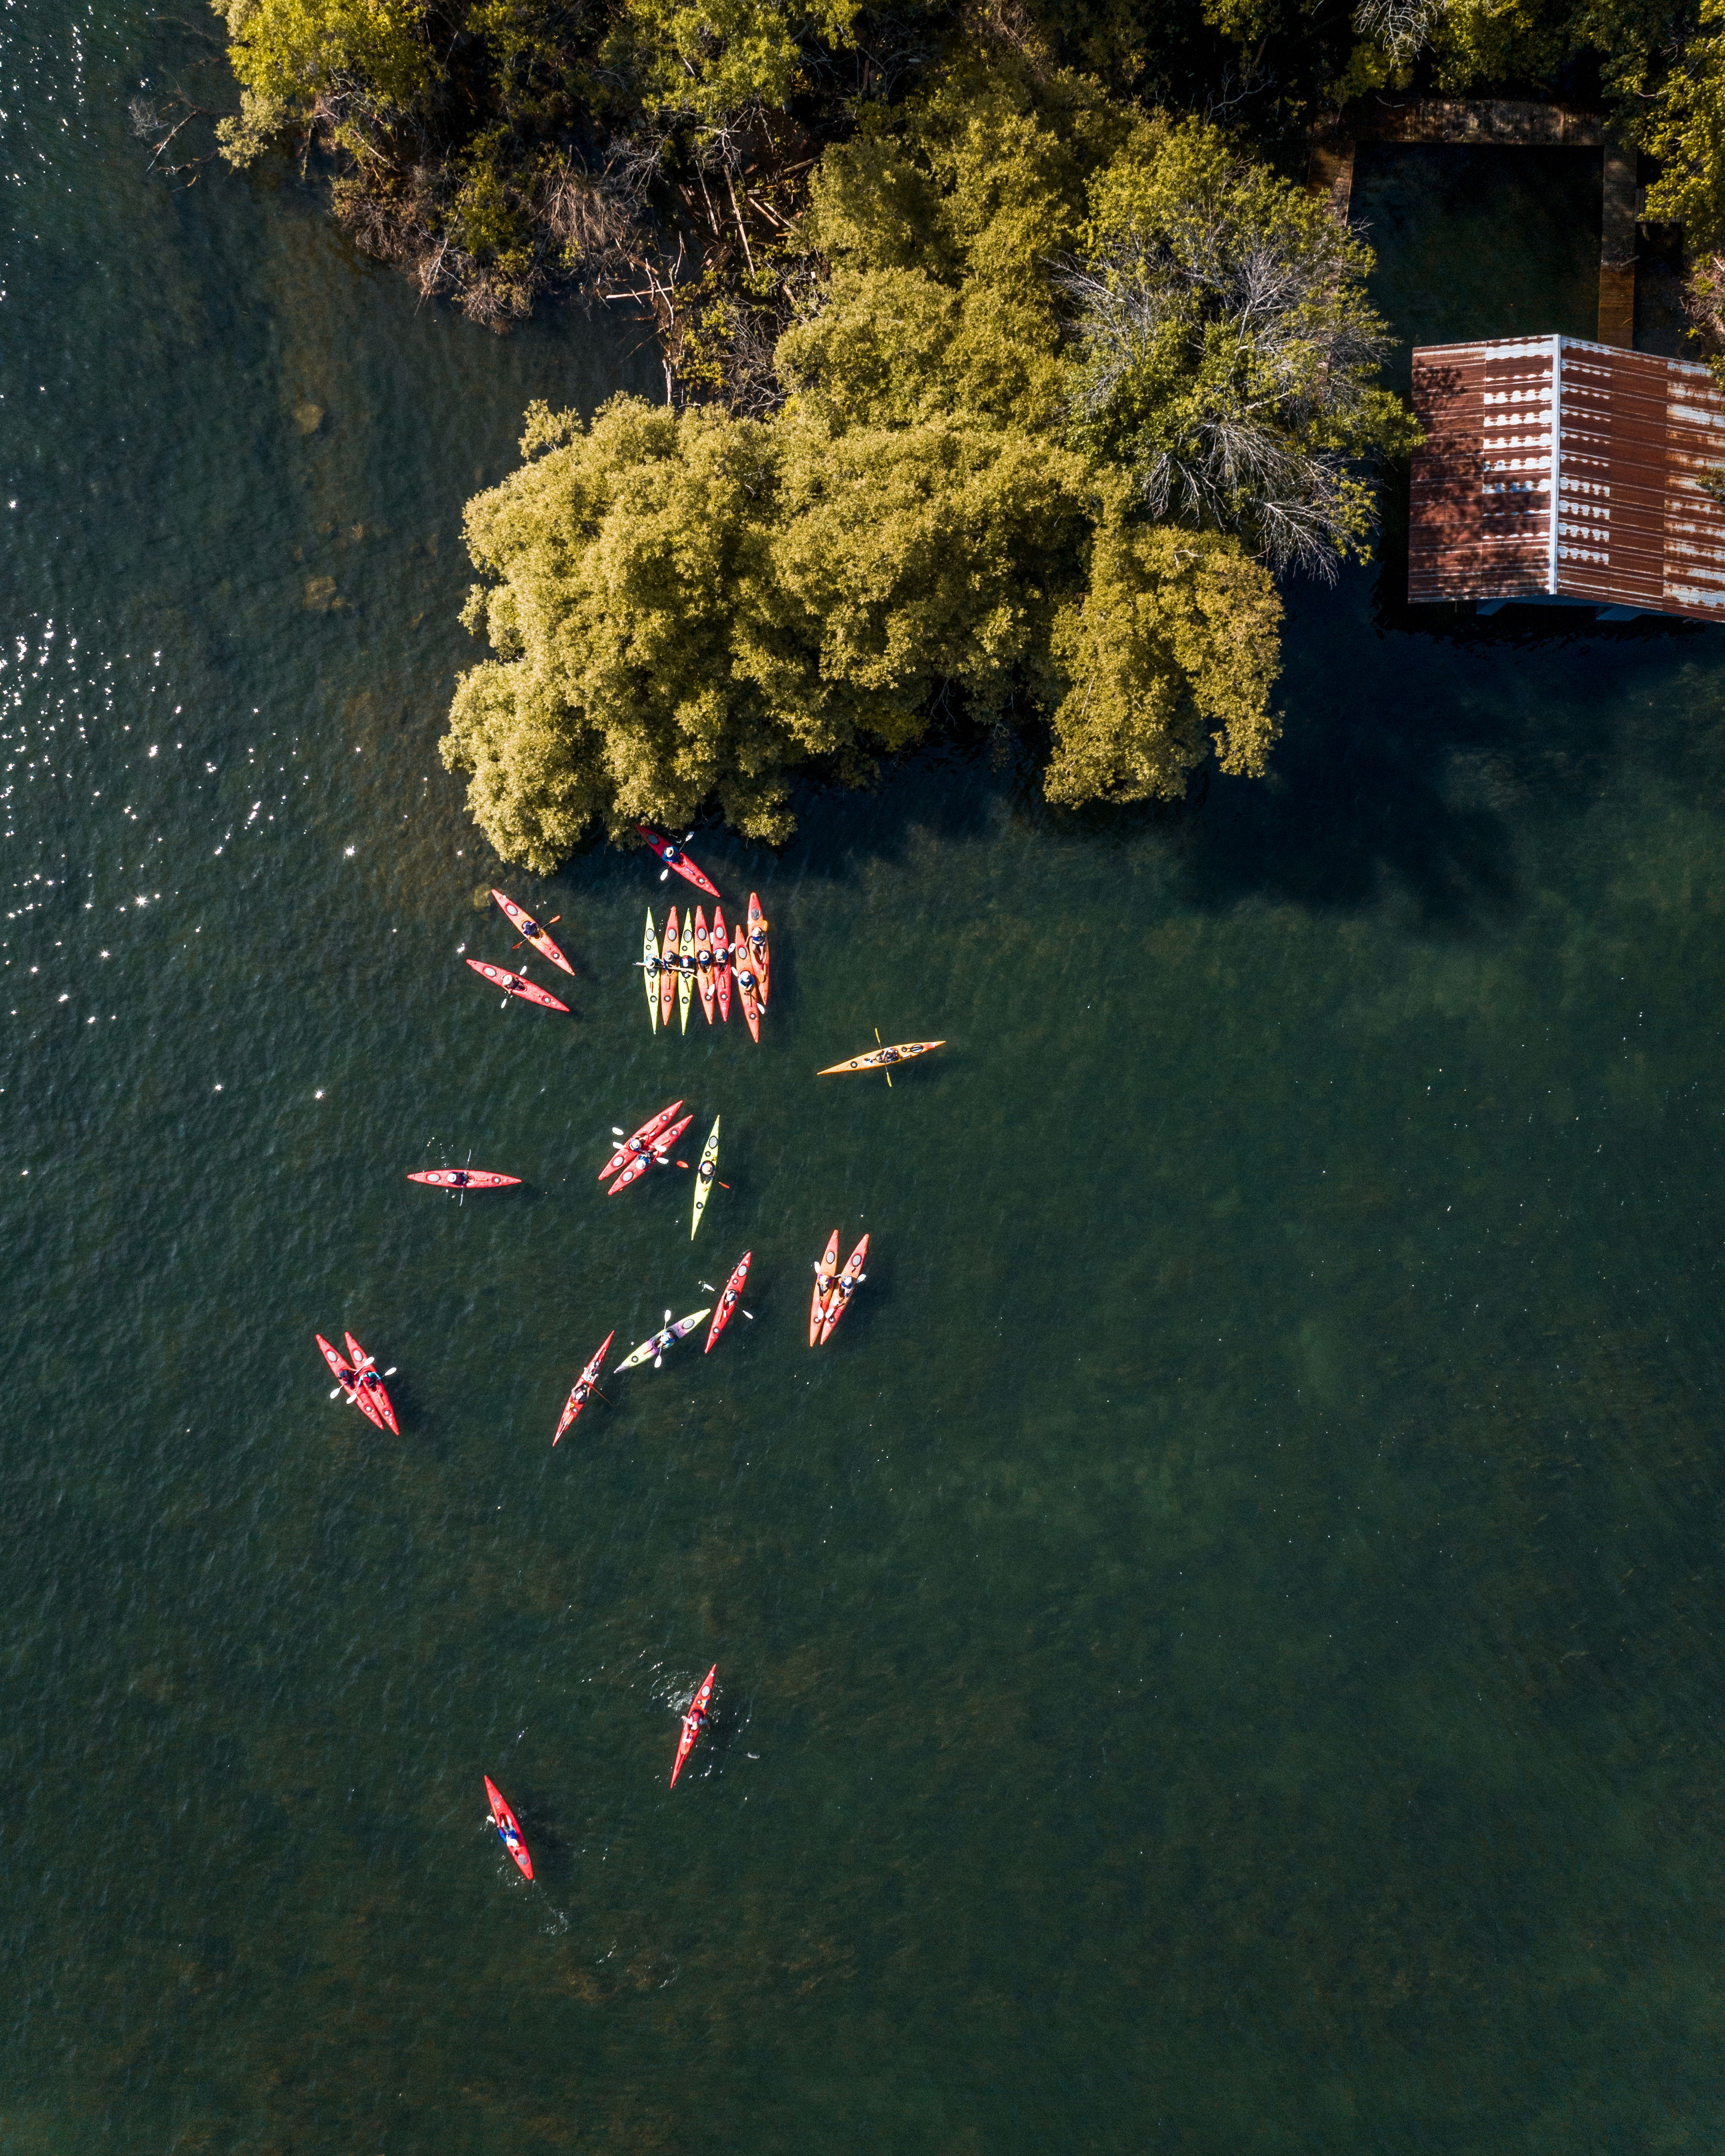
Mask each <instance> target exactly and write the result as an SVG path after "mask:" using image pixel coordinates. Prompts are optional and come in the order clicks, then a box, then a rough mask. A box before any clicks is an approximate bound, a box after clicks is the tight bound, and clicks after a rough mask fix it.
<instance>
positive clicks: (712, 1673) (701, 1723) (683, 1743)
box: [670, 1662, 719, 1789]
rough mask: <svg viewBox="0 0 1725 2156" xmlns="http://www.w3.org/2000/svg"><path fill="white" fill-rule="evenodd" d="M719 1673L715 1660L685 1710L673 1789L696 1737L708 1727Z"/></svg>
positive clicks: (672, 1776) (671, 1780)
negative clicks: (708, 1718) (707, 1723)
mask: <svg viewBox="0 0 1725 2156" xmlns="http://www.w3.org/2000/svg"><path fill="white" fill-rule="evenodd" d="M718 1674H719V1666H718V1664H717V1663H716V1662H715V1663H714V1664H713V1666H712V1667H711V1669H710V1670H709V1671H707V1673H706V1682H705V1683H704V1684H703V1685H702V1686H701V1690H700V1691H698V1692H696V1695H695V1697H694V1698H693V1699H691V1701H690V1702H689V1705H688V1707H687V1708H686V1709H685V1712H684V1715H683V1733H682V1735H681V1736H680V1738H678V1739H677V1761H676V1764H675V1766H674V1767H673V1768H671V1778H670V1785H671V1787H672V1788H673V1789H675V1787H676V1786H677V1777H678V1775H679V1774H681V1773H682V1771H683V1762H684V1761H685V1759H686V1758H688V1757H689V1754H690V1753H691V1752H692V1751H693V1750H694V1749H695V1740H696V1738H697V1737H699V1736H700V1734H701V1731H702V1730H703V1729H704V1728H706V1706H707V1702H708V1701H709V1700H710V1699H711V1697H712V1696H713V1679H714V1678H715V1677H716V1676H717V1675H718Z"/></svg>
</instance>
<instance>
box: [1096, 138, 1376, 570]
mask: <svg viewBox="0 0 1725 2156" xmlns="http://www.w3.org/2000/svg"><path fill="white" fill-rule="evenodd" d="M1371 259H1372V258H1371V255H1370V253H1369V251H1368V249H1367V248H1366V247H1365V245H1364V244H1363V242H1362V241H1360V240H1359V239H1356V238H1354V237H1353V235H1352V234H1348V233H1347V232H1345V231H1343V230H1342V229H1341V228H1338V227H1337V224H1336V223H1334V221H1333V220H1332V218H1331V217H1330V216H1329V214H1328V213H1327V209H1326V208H1325V207H1324V206H1323V205H1322V203H1318V202H1317V201H1315V200H1313V199H1312V198H1311V197H1310V196H1308V195H1305V194H1302V193H1298V192H1296V190H1295V189H1294V188H1293V187H1291V186H1290V185H1289V184H1288V183H1287V182H1285V181H1282V180H1280V179H1278V178H1277V177H1276V176H1275V175H1274V174H1273V173H1271V172H1269V171H1267V170H1266V168H1265V167H1262V166H1260V165H1252V164H1248V163H1246V162H1244V161H1242V160H1241V159H1240V158H1239V157H1237V156H1236V155H1235V152H1234V151H1232V150H1231V148H1230V146H1229V145H1228V143H1227V142H1226V141H1225V140H1224V138H1223V137H1222V136H1219V134H1218V133H1217V131H1215V130H1214V129H1213V128H1207V127H1204V126H1202V125H1201V124H1199V123H1198V122H1195V121H1186V122H1183V123H1182V124H1181V125H1179V126H1172V127H1171V126H1167V125H1166V124H1165V123H1163V124H1162V125H1160V126H1148V125H1147V126H1142V127H1141V128H1139V129H1138V130H1137V131H1135V133H1134V136H1133V138H1132V142H1131V144H1130V145H1129V146H1127V149H1125V150H1124V151H1122V153H1121V154H1120V155H1119V156H1117V157H1115V158H1114V159H1112V160H1111V162H1110V163H1109V164H1108V166H1107V167H1106V168H1105V169H1104V170H1103V172H1101V173H1100V174H1099V175H1098V177H1097V179H1096V184H1095V186H1094V188H1093V190H1092V194H1091V218H1090V221H1089V224H1088V227H1087V229H1086V234H1085V241H1084V248H1083V252H1082V254H1081V256H1080V257H1079V259H1076V260H1074V261H1072V262H1070V264H1068V265H1067V266H1066V267H1065V269H1063V271H1062V273H1061V275H1060V285H1061V286H1062V288H1063V289H1064V290H1065V292H1066V293H1067V295H1069V296H1070V299H1071V300H1072V301H1073V302H1074V304H1075V306H1076V312H1077V322H1076V331H1077V336H1078V341H1079V346H1080V350H1081V354H1082V362H1081V367H1080V368H1079V371H1078V376H1077V381H1076V388H1075V390H1074V393H1073V399H1072V401H1073V408H1074V424H1073V432H1074V435H1075V438H1076V439H1077V440H1078V441H1080V442H1081V443H1082V444H1085V445H1086V447H1088V448H1090V449H1092V450H1094V451H1095V452H1096V454H1099V455H1101V456H1103V457H1105V458H1106V459H1108V460H1110V461H1111V462H1112V463H1115V464H1117V465H1121V466H1122V467H1123V468H1124V469H1125V470H1127V471H1129V472H1131V473H1132V475H1133V476H1134V477H1135V479H1136V480H1137V485H1138V487H1139V489H1140V490H1141V493H1142V498H1143V500H1144V503H1145V506H1146V507H1147V509H1148V510H1149V511H1150V513H1151V515H1152V516H1155V517H1157V518H1162V517H1166V516H1173V517H1175V518H1176V519H1177V520H1178V521H1179V522H1181V523H1183V524H1188V525H1191V526H1194V527H1196V528H1197V529H1199V530H1201V531H1235V532H1238V533H1240V535H1241V536H1243V537H1244V538H1245V540H1246V542H1247V543H1248V545H1249V546H1250V547H1251V549H1252V551H1253V552H1255V553H1258V554H1261V555H1262V556H1263V557H1264V558H1265V559H1266V561H1268V562H1270V563H1271V565H1272V566H1273V567H1276V568H1279V569H1280V568H1286V567H1289V566H1291V565H1292V564H1295V563H1297V564H1299V565H1300V566H1301V567H1304V568H1307V569H1310V570H1315V571H1317V572H1318V573H1320V574H1322V575H1324V576H1327V577H1333V576H1334V574H1335V572H1336V567H1337V562H1339V561H1341V560H1342V559H1343V557H1345V556H1346V555H1347V554H1348V553H1350V552H1358V551H1360V550H1361V549H1362V547H1363V544H1364V542H1365V541H1366V539H1367V537H1368V534H1369V532H1370V531H1371V529H1372V526H1373V522H1374V521H1375V506H1374V500H1373V494H1372V491H1371V490H1370V489H1369V487H1368V485H1367V484H1366V481H1365V479H1364V477H1363V475H1362V473H1361V470H1360V466H1361V465H1362V463H1363V461H1364V460H1366V459H1371V458H1375V457H1378V456H1382V455H1384V454H1395V453H1398V452H1400V451H1402V450H1404V449H1409V448H1410V447H1411V446H1412V444H1413V442H1414V439H1416V436H1415V434H1414V429H1413V426H1412V423H1411V421H1410V420H1409V418H1408V416H1407V414H1406V413H1405V411H1404V408H1403V407H1402V405H1401V403H1400V401H1399V399H1398V398H1394V397H1393V396H1391V395H1390V394H1389V393H1388V392H1387V391H1384V390H1382V389H1379V388H1376V387H1375V386H1374V383H1373V377H1374V376H1375V374H1376V372H1377V369H1378V366H1379V364H1380V363H1381V362H1382V360H1383V358H1384V355H1385V353H1386V352H1388V350H1389V343H1390V339H1389V332H1388V331H1387V329H1386V328H1385V326H1384V323H1383V321H1382V320H1381V319H1380V318H1379V317H1378V316H1377V315H1376V314H1375V313H1374V312H1373V310H1372V309H1371V307H1370V306H1369V305H1368V303H1367V300H1366V297H1365V289H1364V287H1365V273H1366V271H1367V269H1368V268H1369V266H1370V264H1371Z"/></svg>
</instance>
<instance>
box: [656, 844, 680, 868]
mask: <svg viewBox="0 0 1725 2156" xmlns="http://www.w3.org/2000/svg"><path fill="white" fill-rule="evenodd" d="M659 858H660V860H662V861H663V862H664V863H665V865H666V866H667V867H668V868H675V866H676V865H677V863H678V862H679V861H680V860H682V858H683V850H682V848H681V847H680V846H674V845H673V844H671V842H670V839H666V840H665V850H664V852H663V853H661V854H660V856H659Z"/></svg>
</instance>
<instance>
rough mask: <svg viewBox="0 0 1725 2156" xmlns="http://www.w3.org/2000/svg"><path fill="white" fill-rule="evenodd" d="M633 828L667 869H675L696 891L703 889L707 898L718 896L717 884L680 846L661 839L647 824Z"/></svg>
mask: <svg viewBox="0 0 1725 2156" xmlns="http://www.w3.org/2000/svg"><path fill="white" fill-rule="evenodd" d="M635 829H636V830H638V831H639V833H640V834H641V836H642V837H643V838H644V839H645V840H646V841H647V844H649V846H651V848H652V849H653V850H654V852H655V854H657V855H658V856H659V858H660V860H662V861H663V862H664V863H665V866H666V867H667V868H668V869H675V870H676V872H677V874H678V875H680V876H681V877H682V879H683V880H684V881H685V883H692V884H693V885H694V886H695V888H696V890H697V891H705V892H706V895H707V896H708V897H709V898H716V897H717V896H718V895H719V886H718V885H717V884H716V883H710V882H709V881H708V880H707V879H706V877H705V876H704V875H702V874H701V870H699V869H698V868H696V865H695V864H694V862H693V861H691V860H690V858H689V856H688V855H687V854H685V852H684V851H683V850H682V848H681V847H680V846H678V845H673V844H672V843H671V841H670V839H661V838H660V835H659V834H658V832H657V831H655V829H653V827H652V826H651V824H636V826H635Z"/></svg>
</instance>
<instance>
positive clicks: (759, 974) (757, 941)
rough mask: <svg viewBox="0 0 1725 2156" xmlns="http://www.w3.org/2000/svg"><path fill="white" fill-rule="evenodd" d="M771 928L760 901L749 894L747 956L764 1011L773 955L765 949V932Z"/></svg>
mask: <svg viewBox="0 0 1725 2156" xmlns="http://www.w3.org/2000/svg"><path fill="white" fill-rule="evenodd" d="M771 926H772V924H771V922H770V921H768V918H767V916H766V915H765V914H764V913H762V911H761V901H760V900H759V899H758V898H757V897H756V896H755V894H754V893H753V891H751V892H750V893H749V956H750V957H751V958H752V959H753V961H754V963H755V992H756V993H757V995H758V996H759V997H760V998H761V1008H762V1010H765V1009H766V1008H767V1004H768V993H767V991H768V983H769V977H770V975H771V974H772V972H773V955H772V953H771V952H769V951H768V948H767V931H768V928H769V927H771Z"/></svg>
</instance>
